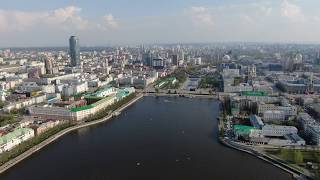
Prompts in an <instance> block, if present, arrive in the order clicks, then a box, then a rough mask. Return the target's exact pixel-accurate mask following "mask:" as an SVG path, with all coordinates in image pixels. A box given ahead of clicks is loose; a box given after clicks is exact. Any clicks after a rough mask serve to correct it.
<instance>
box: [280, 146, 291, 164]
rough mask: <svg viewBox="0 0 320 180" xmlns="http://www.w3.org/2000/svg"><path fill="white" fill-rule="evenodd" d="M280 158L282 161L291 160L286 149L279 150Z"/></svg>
mask: <svg viewBox="0 0 320 180" xmlns="http://www.w3.org/2000/svg"><path fill="white" fill-rule="evenodd" d="M280 156H281V158H282V159H284V160H286V161H290V160H291V159H292V157H291V153H290V152H289V150H287V149H281V150H280Z"/></svg>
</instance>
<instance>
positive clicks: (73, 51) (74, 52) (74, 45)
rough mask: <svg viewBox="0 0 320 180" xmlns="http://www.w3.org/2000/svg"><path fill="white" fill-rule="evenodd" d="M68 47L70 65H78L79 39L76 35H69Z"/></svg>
mask: <svg viewBox="0 0 320 180" xmlns="http://www.w3.org/2000/svg"><path fill="white" fill-rule="evenodd" d="M69 48H70V57H71V63H70V64H71V66H72V67H78V66H80V65H81V63H80V46H79V39H78V38H77V37H76V36H71V37H70V38H69Z"/></svg>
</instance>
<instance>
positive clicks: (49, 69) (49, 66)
mask: <svg viewBox="0 0 320 180" xmlns="http://www.w3.org/2000/svg"><path fill="white" fill-rule="evenodd" d="M44 67H45V68H46V73H47V74H53V62H52V58H46V59H45V60H44Z"/></svg>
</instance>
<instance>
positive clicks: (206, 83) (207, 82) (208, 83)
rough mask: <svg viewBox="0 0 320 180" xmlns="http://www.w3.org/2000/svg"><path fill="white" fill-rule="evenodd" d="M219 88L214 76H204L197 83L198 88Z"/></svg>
mask: <svg viewBox="0 0 320 180" xmlns="http://www.w3.org/2000/svg"><path fill="white" fill-rule="evenodd" d="M213 87H219V81H218V80H217V78H216V77H214V76H205V77H203V78H202V79H201V81H200V83H199V88H213Z"/></svg>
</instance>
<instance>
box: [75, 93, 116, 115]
mask: <svg viewBox="0 0 320 180" xmlns="http://www.w3.org/2000/svg"><path fill="white" fill-rule="evenodd" d="M112 98H114V96H107V97H105V98H103V99H101V100H99V101H97V102H95V103H93V104H90V105H86V106H81V107H75V108H71V110H70V111H71V112H79V111H83V110H87V109H91V108H93V107H96V106H97V105H99V104H101V103H103V102H105V101H108V100H110V99H112Z"/></svg>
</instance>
